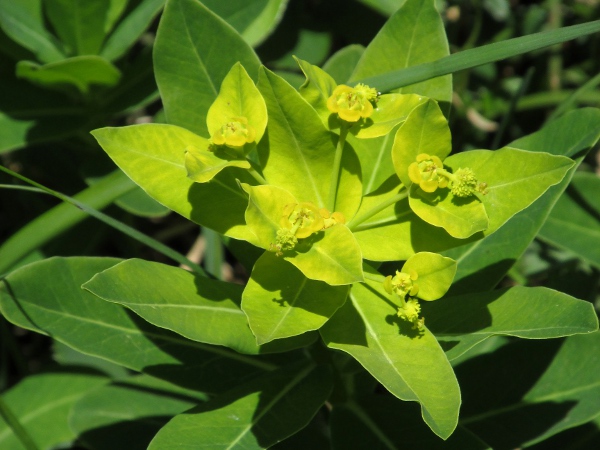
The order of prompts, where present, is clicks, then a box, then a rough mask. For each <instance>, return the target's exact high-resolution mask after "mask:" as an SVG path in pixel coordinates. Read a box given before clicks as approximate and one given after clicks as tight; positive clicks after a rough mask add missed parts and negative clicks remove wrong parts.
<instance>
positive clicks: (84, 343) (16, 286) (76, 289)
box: [0, 257, 275, 392]
mask: <svg viewBox="0 0 600 450" xmlns="http://www.w3.org/2000/svg"><path fill="white" fill-rule="evenodd" d="M118 262H119V260H115V259H112V258H84V257H80V258H50V259H47V260H44V261H40V262H37V263H33V264H30V265H28V266H25V267H22V268H21V269H18V270H16V271H14V272H12V273H11V274H10V275H8V276H7V277H6V278H4V279H3V281H2V282H1V283H0V311H1V312H2V314H3V315H4V317H6V319H7V320H9V321H10V322H12V323H14V324H15V325H18V326H20V327H21V328H26V329H29V330H33V331H36V332H38V333H44V334H48V335H50V336H51V337H52V338H53V339H55V340H57V341H59V342H62V343H64V344H67V345H69V346H70V347H73V348H75V349H76V350H78V351H80V352H82V353H86V354H90V355H94V356H98V357H101V358H104V359H107V360H109V361H112V362H115V363H117V364H120V365H122V366H125V367H128V368H130V369H132V370H137V371H143V372H145V373H147V374H149V375H153V376H156V377H158V378H162V379H167V380H170V381H172V382H174V383H177V384H180V385H183V386H187V387H192V388H196V389H201V390H206V391H208V392H216V391H219V390H222V389H223V387H225V386H228V385H230V383H232V382H234V380H237V381H235V382H240V380H239V377H240V376H242V377H243V378H244V379H249V378H251V377H252V376H255V375H256V374H257V373H260V372H262V371H264V370H272V369H274V368H275V367H274V366H273V365H272V364H271V363H267V362H266V361H264V360H261V359H258V358H257V357H250V356H246V355H240V354H238V353H235V352H233V351H230V350H227V349H223V348H219V347H215V346H209V345H204V344H200V343H198V342H192V341H189V340H187V339H184V338H183V337H181V336H179V335H177V334H174V333H171V332H169V331H166V330H162V329H160V328H157V327H154V326H152V325H150V324H148V323H147V322H144V321H143V320H141V319H138V318H137V317H136V316H134V315H133V314H130V313H127V311H126V310H125V309H124V308H122V307H121V306H119V305H115V304H113V303H109V302H106V301H103V300H101V299H99V298H98V297H96V296H94V295H92V294H90V293H89V292H86V291H84V290H83V289H81V288H80V286H81V285H82V284H83V283H84V282H86V281H87V280H89V279H90V278H91V277H92V276H94V275H95V274H96V273H98V272H101V271H103V270H105V269H108V268H109V267H111V266H113V265H115V264H116V263H118ZM215 371H216V372H217V373H219V376H218V377H215V376H214V373H215Z"/></svg>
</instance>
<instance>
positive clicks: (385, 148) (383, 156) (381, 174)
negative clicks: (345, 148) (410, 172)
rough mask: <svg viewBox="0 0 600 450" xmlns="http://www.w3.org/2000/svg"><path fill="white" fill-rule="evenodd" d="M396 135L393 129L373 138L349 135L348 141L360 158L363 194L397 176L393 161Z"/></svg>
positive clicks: (372, 190)
mask: <svg viewBox="0 0 600 450" xmlns="http://www.w3.org/2000/svg"><path fill="white" fill-rule="evenodd" d="M394 135H395V133H394V132H393V131H392V132H390V133H388V134H387V135H385V136H380V137H378V138H373V139H357V138H355V137H354V136H353V135H352V134H349V135H348V143H349V144H350V145H351V146H352V148H353V149H354V151H355V152H356V155H357V156H358V159H359V160H360V169H361V173H362V177H363V194H365V195H366V194H370V193H371V192H374V191H375V190H377V189H378V188H380V187H381V185H382V184H383V183H384V182H385V181H386V180H388V178H390V177H391V176H393V177H394V178H396V174H395V172H394V164H393V163H392V144H393V143H394ZM396 179H397V178H396Z"/></svg>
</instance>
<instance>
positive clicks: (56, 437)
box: [0, 368, 107, 450]
mask: <svg viewBox="0 0 600 450" xmlns="http://www.w3.org/2000/svg"><path fill="white" fill-rule="evenodd" d="M106 381H107V379H106V378H105V377H102V376H99V375H98V374H96V373H85V372H81V373H77V371H76V370H75V369H74V368H73V372H71V373H61V372H56V373H52V372H50V373H44V374H39V375H32V376H29V377H26V378H25V379H23V380H22V381H21V382H20V383H18V384H17V385H16V386H14V387H12V388H11V389H9V390H8V391H6V392H5V393H3V394H2V397H3V400H4V402H5V403H6V405H7V406H8V407H9V408H10V410H11V411H12V412H13V414H14V415H15V416H16V417H17V419H18V420H19V422H20V423H21V425H23V427H24V428H25V429H26V430H27V432H28V433H29V435H30V436H31V437H32V439H33V441H34V442H35V444H36V445H37V447H38V448H54V447H55V446H57V445H59V444H62V443H64V442H68V441H70V440H72V439H74V438H75V437H76V435H75V433H74V432H73V431H71V429H70V428H69V425H68V423H67V419H68V417H69V413H70V411H71V408H72V407H73V404H74V403H75V402H76V401H77V400H79V399H80V398H81V397H82V396H84V395H85V394H86V393H88V392H89V391H91V390H93V389H94V388H97V387H98V386H101V385H102V384H104V383H106ZM0 447H1V448H3V449H18V450H21V449H23V448H25V447H23V445H22V444H21V442H20V441H19V440H18V439H17V438H16V436H15V435H14V434H13V433H12V431H11V429H10V428H9V427H8V425H7V424H6V423H5V422H4V421H0Z"/></svg>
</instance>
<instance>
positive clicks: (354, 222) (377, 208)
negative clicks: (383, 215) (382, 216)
mask: <svg viewBox="0 0 600 450" xmlns="http://www.w3.org/2000/svg"><path fill="white" fill-rule="evenodd" d="M403 187H404V186H403ZM406 197H408V190H407V189H404V190H403V191H402V192H399V193H398V194H396V195H394V196H393V197H390V198H388V199H387V200H384V201H382V202H381V203H380V204H378V205H376V206H374V207H373V208H371V209H370V210H368V211H367V212H366V213H364V214H363V215H361V216H358V217H355V218H354V219H352V220H351V221H350V222H348V228H350V231H354V230H355V229H356V227H358V226H359V225H360V224H361V223H363V222H364V221H366V220H368V219H370V218H371V217H373V216H374V215H376V214H378V213H380V212H381V211H383V210H384V209H385V208H387V207H388V206H390V205H393V204H394V203H398V202H399V201H400V200H403V199H405V198H406Z"/></svg>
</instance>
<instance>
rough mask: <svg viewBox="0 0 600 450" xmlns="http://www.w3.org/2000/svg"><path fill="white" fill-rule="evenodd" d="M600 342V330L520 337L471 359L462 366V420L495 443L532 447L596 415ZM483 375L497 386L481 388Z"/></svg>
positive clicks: (459, 372)
mask: <svg viewBox="0 0 600 450" xmlns="http://www.w3.org/2000/svg"><path fill="white" fill-rule="evenodd" d="M561 344H562V345H561ZM599 346H600V333H591V334H588V335H579V336H571V337H569V338H567V339H565V340H564V341H563V342H560V341H516V342H513V343H512V344H510V345H505V346H503V347H501V348H500V349H498V350H496V351H495V352H494V353H492V354H487V355H480V356H478V357H476V358H473V359H470V360H468V361H466V362H465V363H463V364H461V365H459V366H458V367H457V375H458V376H459V378H460V380H461V385H463V386H464V405H463V406H464V408H463V410H462V411H461V413H462V416H461V424H463V425H464V426H466V427H467V428H468V429H470V430H471V431H473V432H474V433H476V434H477V435H478V436H480V437H481V438H482V439H485V441H486V442H489V444H490V445H491V446H492V447H493V448H528V447H530V446H533V445H534V444H535V443H537V442H541V441H543V440H545V439H547V438H548V437H550V436H553V435H555V434H557V433H560V432H561V431H563V430H566V429H569V428H571V427H575V426H578V425H581V424H584V423H586V422H589V421H590V420H593V419H594V418H597V417H598V415H599V414H600V376H599V374H600V359H599V358H597V357H595V356H596V355H597V352H598V347H599ZM482 379H485V380H487V384H488V386H493V389H486V390H484V389H480V388H476V386H477V385H478V383H479V382H480V381H481V380H482ZM473 388H475V389H473ZM576 436H581V434H579V435H576ZM563 442H564V441H563ZM550 448H564V447H561V446H559V447H550Z"/></svg>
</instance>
